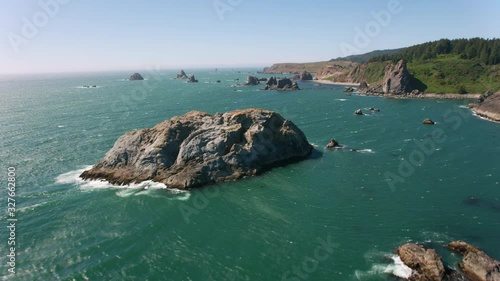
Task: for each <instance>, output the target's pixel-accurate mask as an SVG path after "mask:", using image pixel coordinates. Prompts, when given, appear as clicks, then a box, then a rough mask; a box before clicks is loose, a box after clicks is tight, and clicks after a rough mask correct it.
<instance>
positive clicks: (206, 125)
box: [81, 109, 312, 189]
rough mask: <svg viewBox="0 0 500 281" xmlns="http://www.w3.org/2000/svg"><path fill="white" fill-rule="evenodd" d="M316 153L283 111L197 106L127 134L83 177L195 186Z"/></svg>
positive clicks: (125, 181) (181, 186) (170, 185)
mask: <svg viewBox="0 0 500 281" xmlns="http://www.w3.org/2000/svg"><path fill="white" fill-rule="evenodd" d="M311 152H312V146H311V145H310V144H309V143H308V141H307V139H306V137H305V135H304V134H303V133H302V131H301V130H300V129H299V128H298V127H297V126H295V125H294V124H293V123H292V122H291V121H288V120H285V119H284V118H283V117H281V116H280V115H279V114H278V113H275V112H272V111H267V110H262V109H246V110H236V111H231V112H227V113H225V114H220V113H217V114H215V115H210V114H207V113H203V112H199V111H192V112H189V113H187V114H185V115H183V116H177V117H173V118H171V119H169V120H166V121H163V122H162V123H160V124H158V125H156V126H155V127H153V128H151V129H142V130H137V131H132V132H128V133H125V134H124V135H123V136H121V137H120V138H119V139H118V140H117V141H116V143H115V144H114V146H113V148H112V149H111V150H110V151H108V153H106V155H105V156H104V158H103V159H102V160H101V161H99V162H98V163H97V164H96V165H94V166H93V167H92V168H91V169H90V170H87V171H85V172H84V173H82V174H81V177H82V178H83V179H102V180H107V181H109V182H111V183H114V184H128V183H133V182H141V181H145V180H153V181H156V182H161V183H164V184H166V185H167V187H169V188H178V189H189V188H193V187H199V186H203V185H206V184H211V183H215V182H221V181H226V180H235V179H239V178H242V177H244V176H253V175H257V174H259V173H260V172H262V171H264V170H266V169H268V168H270V167H272V166H275V165H282V164H286V163H289V162H292V161H298V160H301V159H304V158H306V157H308V156H309V155H310V153H311Z"/></svg>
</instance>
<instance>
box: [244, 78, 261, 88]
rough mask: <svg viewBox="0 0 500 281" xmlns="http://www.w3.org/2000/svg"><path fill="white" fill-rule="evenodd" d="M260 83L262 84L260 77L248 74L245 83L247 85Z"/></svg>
mask: <svg viewBox="0 0 500 281" xmlns="http://www.w3.org/2000/svg"><path fill="white" fill-rule="evenodd" d="M259 84H260V81H259V78H257V77H255V76H248V77H247V82H246V83H245V85H247V86H255V85H259Z"/></svg>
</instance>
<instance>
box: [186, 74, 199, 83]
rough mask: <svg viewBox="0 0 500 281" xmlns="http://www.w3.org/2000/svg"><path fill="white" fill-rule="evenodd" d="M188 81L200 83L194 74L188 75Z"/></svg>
mask: <svg viewBox="0 0 500 281" xmlns="http://www.w3.org/2000/svg"><path fill="white" fill-rule="evenodd" d="M187 82H188V83H198V80H196V78H194V75H191V76H189V77H188V81H187Z"/></svg>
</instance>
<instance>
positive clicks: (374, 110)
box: [366, 107, 380, 112]
mask: <svg viewBox="0 0 500 281" xmlns="http://www.w3.org/2000/svg"><path fill="white" fill-rule="evenodd" d="M366 110H370V111H372V112H380V109H378V108H374V107H367V108H366Z"/></svg>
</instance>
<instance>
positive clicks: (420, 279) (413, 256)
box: [396, 244, 447, 281]
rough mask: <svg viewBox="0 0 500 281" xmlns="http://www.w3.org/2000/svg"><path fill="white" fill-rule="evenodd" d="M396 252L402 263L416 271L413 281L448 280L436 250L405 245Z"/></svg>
mask: <svg viewBox="0 0 500 281" xmlns="http://www.w3.org/2000/svg"><path fill="white" fill-rule="evenodd" d="M396 252H397V255H398V256H399V257H400V258H401V261H403V263H404V264H405V265H406V266H408V267H409V268H411V269H412V270H414V275H413V276H412V280H416V281H441V280H447V279H445V278H447V276H446V270H445V267H444V265H443V262H442V261H441V258H440V257H439V256H438V254H436V251H435V250H433V249H425V248H424V247H423V246H420V245H417V244H405V245H403V246H401V247H399V248H398V249H397V250H396Z"/></svg>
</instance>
